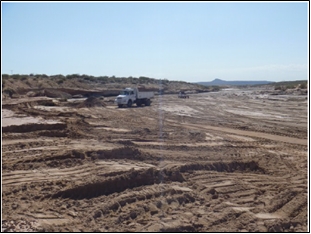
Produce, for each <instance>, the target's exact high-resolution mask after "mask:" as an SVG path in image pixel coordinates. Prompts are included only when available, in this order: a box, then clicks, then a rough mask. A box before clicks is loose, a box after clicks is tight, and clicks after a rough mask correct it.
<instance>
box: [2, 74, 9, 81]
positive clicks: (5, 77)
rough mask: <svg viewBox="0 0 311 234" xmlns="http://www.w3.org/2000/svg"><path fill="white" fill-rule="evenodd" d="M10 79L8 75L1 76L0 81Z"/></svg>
mask: <svg viewBox="0 0 311 234" xmlns="http://www.w3.org/2000/svg"><path fill="white" fill-rule="evenodd" d="M9 78H10V75H8V74H2V80H3V79H9Z"/></svg>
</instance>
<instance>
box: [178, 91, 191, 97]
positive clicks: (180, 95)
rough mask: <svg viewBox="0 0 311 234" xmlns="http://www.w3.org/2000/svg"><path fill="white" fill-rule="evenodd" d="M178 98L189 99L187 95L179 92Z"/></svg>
mask: <svg viewBox="0 0 311 234" xmlns="http://www.w3.org/2000/svg"><path fill="white" fill-rule="evenodd" d="M178 98H189V96H188V95H187V94H185V92H183V91H181V92H179V94H178Z"/></svg>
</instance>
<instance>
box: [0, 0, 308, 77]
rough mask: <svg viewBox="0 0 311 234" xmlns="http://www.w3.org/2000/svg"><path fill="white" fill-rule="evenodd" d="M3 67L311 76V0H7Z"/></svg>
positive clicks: (67, 71)
mask: <svg viewBox="0 0 311 234" xmlns="http://www.w3.org/2000/svg"><path fill="white" fill-rule="evenodd" d="M1 5H2V7H1V10H2V12H1V17H2V19H1V23H2V25H1V63H2V64H1V73H2V74H31V73H33V74H46V75H56V74H62V75H68V74H80V75H82V74H86V75H91V76H116V77H129V76H132V77H140V76H146V77H150V78H156V79H168V80H176V81H186V82H201V81H212V80H214V79H216V78H218V79H222V80H228V81H229V80H268V81H290V80H306V79H309V40H310V38H309V24H308V22H309V2H308V1H305V2H304V1H301V2H297V1H294V2H48V3H47V2H39V3H37V2H26V3H24V2H16V3H13V2H5V1H2V2H1Z"/></svg>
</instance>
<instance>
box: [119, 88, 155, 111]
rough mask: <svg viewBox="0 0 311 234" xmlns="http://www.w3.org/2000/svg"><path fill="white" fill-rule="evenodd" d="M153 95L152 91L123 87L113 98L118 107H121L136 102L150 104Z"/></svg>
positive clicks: (138, 104)
mask: <svg viewBox="0 0 311 234" xmlns="http://www.w3.org/2000/svg"><path fill="white" fill-rule="evenodd" d="M153 97H154V93H153V92H149V91H148V92H141V91H139V90H138V88H125V89H123V90H122V91H121V92H120V94H119V95H118V96H117V98H116V99H115V103H116V104H117V105H118V107H119V108H120V107H123V106H124V105H125V106H127V107H131V106H132V104H134V103H135V104H136V105H137V106H142V105H145V106H150V104H151V99H152V98H153Z"/></svg>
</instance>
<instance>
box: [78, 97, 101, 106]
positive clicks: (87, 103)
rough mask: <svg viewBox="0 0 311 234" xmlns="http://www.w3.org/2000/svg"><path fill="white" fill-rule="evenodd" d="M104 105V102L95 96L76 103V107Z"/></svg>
mask: <svg viewBox="0 0 311 234" xmlns="http://www.w3.org/2000/svg"><path fill="white" fill-rule="evenodd" d="M105 106H106V103H105V102H104V101H103V100H101V99H99V98H97V97H89V98H87V99H86V100H85V101H84V102H82V103H80V104H78V105H77V108H83V107H87V108H90V107H105Z"/></svg>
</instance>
